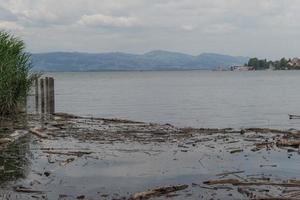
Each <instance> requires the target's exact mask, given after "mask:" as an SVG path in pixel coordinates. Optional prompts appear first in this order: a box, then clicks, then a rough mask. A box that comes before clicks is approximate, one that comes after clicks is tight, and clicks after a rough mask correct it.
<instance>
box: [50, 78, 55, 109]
mask: <svg viewBox="0 0 300 200" xmlns="http://www.w3.org/2000/svg"><path fill="white" fill-rule="evenodd" d="M49 106H50V110H49V112H50V114H54V113H55V91H54V78H52V77H50V78H49Z"/></svg>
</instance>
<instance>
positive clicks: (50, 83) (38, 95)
mask: <svg viewBox="0 0 300 200" xmlns="http://www.w3.org/2000/svg"><path fill="white" fill-rule="evenodd" d="M39 83H40V84H39ZM39 89H40V90H39ZM39 102H40V103H39ZM35 106H36V112H39V107H40V111H41V113H49V114H54V112H55V91H54V78H52V77H45V78H41V79H39V80H38V79H36V80H35Z"/></svg>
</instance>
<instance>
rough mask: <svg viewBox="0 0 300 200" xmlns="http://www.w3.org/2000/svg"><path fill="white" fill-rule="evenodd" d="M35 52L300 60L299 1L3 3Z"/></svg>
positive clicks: (0, 20) (0, 12) (2, 16)
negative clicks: (161, 51)
mask: <svg viewBox="0 0 300 200" xmlns="http://www.w3.org/2000/svg"><path fill="white" fill-rule="evenodd" d="M0 5H1V6H2V7H1V8H0V28H2V29H5V28H6V29H11V30H13V31H14V32H15V33H16V34H18V35H20V36H21V37H23V38H24V39H25V40H26V42H27V44H28V47H29V50H31V51H34V52H44V51H55V50H62V51H64V50H66V51H67V50H68V51H69V50H71V51H88V52H100V51H101V52H102V51H126V52H134V53H142V52H145V51H149V50H152V49H166V50H173V51H182V52H187V53H192V54H198V53H201V52H207V51H211V52H219V53H228V54H235V55H246V56H260V57H271V58H274V57H281V56H287V57H292V56H299V55H300V49H299V48H298V47H299V46H300V41H299V40H298V35H299V34H300V29H299V28H300V27H299V26H300V25H299V23H298V21H299V20H300V13H299V12H298V10H297V9H298V8H299V6H300V1H298V0H252V1H245V0H226V1H225V0H151V1H150V0H0Z"/></svg>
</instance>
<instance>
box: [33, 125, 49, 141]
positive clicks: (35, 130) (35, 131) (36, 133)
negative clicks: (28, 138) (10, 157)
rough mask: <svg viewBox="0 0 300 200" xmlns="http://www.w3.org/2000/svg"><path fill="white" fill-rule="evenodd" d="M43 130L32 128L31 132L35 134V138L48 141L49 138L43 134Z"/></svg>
mask: <svg viewBox="0 0 300 200" xmlns="http://www.w3.org/2000/svg"><path fill="white" fill-rule="evenodd" d="M42 130H43V129H40V128H37V127H35V128H31V129H29V131H30V132H31V133H32V134H34V135H35V136H37V137H39V138H42V139H47V138H48V135H47V134H45V133H44V132H42Z"/></svg>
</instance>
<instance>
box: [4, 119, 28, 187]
mask: <svg viewBox="0 0 300 200" xmlns="http://www.w3.org/2000/svg"><path fill="white" fill-rule="evenodd" d="M25 122H26V120H24V118H23V117H22V118H18V119H15V120H10V121H7V120H0V138H4V137H7V136H8V135H9V134H11V133H13V131H14V129H15V128H16V127H17V129H18V128H24V126H26V123H25ZM29 146H30V138H29V137H23V138H20V139H18V140H17V141H15V142H14V143H12V144H10V145H8V146H7V147H5V148H4V145H3V146H2V147H3V149H2V150H1V149H0V186H1V187H4V186H5V185H8V184H9V182H12V181H16V180H18V179H20V178H25V177H26V175H27V172H28V169H29V163H30V162H29V159H28V155H29V152H30V151H29V150H30V148H29Z"/></svg>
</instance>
